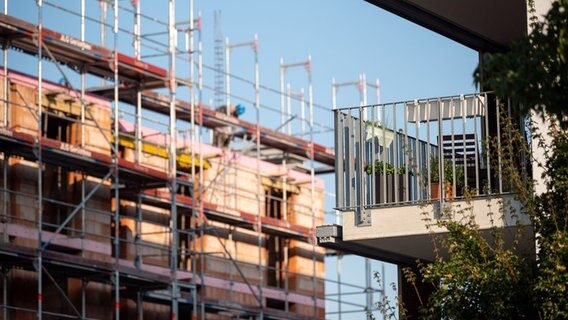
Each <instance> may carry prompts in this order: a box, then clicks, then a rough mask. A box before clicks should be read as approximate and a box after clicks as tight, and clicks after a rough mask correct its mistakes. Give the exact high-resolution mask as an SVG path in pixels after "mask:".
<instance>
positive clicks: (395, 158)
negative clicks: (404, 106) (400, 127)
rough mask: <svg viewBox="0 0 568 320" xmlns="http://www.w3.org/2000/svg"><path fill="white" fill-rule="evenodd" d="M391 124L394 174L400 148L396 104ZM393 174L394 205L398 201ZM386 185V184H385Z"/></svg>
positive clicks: (396, 184)
mask: <svg viewBox="0 0 568 320" xmlns="http://www.w3.org/2000/svg"><path fill="white" fill-rule="evenodd" d="M392 114H393V116H392V122H393V131H394V146H393V150H394V152H393V166H394V168H395V172H396V168H397V167H398V150H399V148H400V146H399V141H398V132H397V131H396V104H393V105H392ZM395 176H396V175H395V174H393V180H394V181H393V186H394V190H393V193H394V197H393V199H394V203H397V202H398V201H399V199H398V179H396V178H395ZM385 185H386V184H385Z"/></svg>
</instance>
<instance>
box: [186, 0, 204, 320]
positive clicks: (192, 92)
mask: <svg viewBox="0 0 568 320" xmlns="http://www.w3.org/2000/svg"><path fill="white" fill-rule="evenodd" d="M193 17H194V11H193V0H189V30H188V37H189V44H187V42H186V45H188V47H187V51H188V53H189V57H188V58H189V77H190V80H191V86H190V87H189V102H190V106H191V110H190V112H191V116H190V128H191V129H190V140H191V158H192V159H195V149H196V148H195V145H196V139H195V135H196V132H197V130H196V126H195V111H196V110H195V103H196V99H195V58H194V55H195V39H194V34H195V30H196V28H195V21H194V18H193ZM197 23H198V29H197V31H198V32H199V33H200V34H201V29H200V28H201V20H200V19H198V22H197ZM199 156H200V157H201V152H200V155H199ZM199 163H200V164H201V163H202V160H201V159H200V161H199ZM200 176H201V175H200ZM191 179H192V180H193V191H192V193H191V200H192V202H191V203H192V204H193V206H192V208H191V217H190V225H191V228H190V229H191V230H190V234H189V236H187V237H188V238H189V239H191V241H190V242H189V243H187V245H186V248H185V250H187V255H188V256H189V259H190V262H191V269H192V272H193V277H191V285H192V289H191V298H192V299H191V300H192V302H193V308H192V319H197V289H196V285H197V283H196V280H197V279H196V272H195V256H194V254H193V252H192V244H191V242H193V243H194V242H195V241H196V240H197V238H196V232H195V219H196V217H197V210H196V206H197V205H196V204H197V201H196V197H195V193H196V190H195V179H196V170H195V164H192V166H191ZM184 225H185V224H184ZM193 251H194V252H195V248H193ZM187 266H188V263H187V261H184V266H183V267H184V268H187Z"/></svg>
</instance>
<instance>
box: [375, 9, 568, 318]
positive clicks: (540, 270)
mask: <svg viewBox="0 0 568 320" xmlns="http://www.w3.org/2000/svg"><path fill="white" fill-rule="evenodd" d="M529 5H531V6H534V4H533V2H532V1H530V0H529ZM533 13H534V10H533ZM531 26H532V28H533V31H532V32H531V33H530V35H528V36H527V37H526V38H524V39H521V40H520V41H519V42H517V43H515V44H513V45H512V48H511V51H510V52H507V53H499V54H485V55H484V56H483V59H482V61H481V63H480V65H479V67H478V69H477V70H476V73H475V75H474V76H475V79H476V81H478V82H480V83H483V85H484V86H485V88H491V89H493V90H495V92H496V95H497V96H498V97H499V98H500V99H501V100H502V101H505V100H507V99H511V100H512V101H513V102H514V103H515V104H516V105H518V106H520V107H519V109H518V111H519V113H520V114H523V113H526V112H528V111H531V110H532V111H535V112H536V113H537V114H539V115H540V116H541V117H542V118H543V119H544V120H547V121H549V123H550V127H549V128H548V129H549V130H548V132H547V134H548V136H549V139H545V135H544V134H542V133H539V132H537V131H534V132H533V137H534V138H536V139H537V141H538V143H536V144H535V143H533V148H539V149H542V150H544V154H545V159H544V162H539V159H536V158H534V157H531V159H530V160H531V162H533V163H537V165H538V166H539V167H540V168H542V169H544V173H543V176H542V177H535V178H542V181H545V187H546V188H545V189H546V190H545V191H544V192H543V193H542V194H539V195H537V194H535V185H534V181H533V180H531V179H527V178H526V177H525V176H523V175H522V173H521V170H519V167H518V166H519V162H518V159H517V158H516V157H515V155H518V154H519V152H523V151H524V152H526V153H527V154H528V155H531V153H530V150H528V148H527V147H526V143H525V141H524V140H523V139H524V137H523V135H522V134H521V133H520V132H518V131H516V129H515V127H514V126H513V125H512V123H515V121H514V120H511V119H506V118H503V119H501V120H502V123H504V124H507V121H508V124H507V125H508V127H504V128H505V129H504V130H502V131H501V132H502V135H508V136H507V137H506V138H505V139H502V144H501V146H502V149H501V150H496V151H497V152H499V154H500V155H501V159H502V160H503V163H502V168H503V173H504V175H505V177H507V181H510V182H511V184H512V185H513V186H514V190H515V194H516V195H517V200H519V201H521V203H522V207H523V209H522V211H523V213H525V214H527V215H528V216H529V218H530V220H531V223H532V230H528V231H531V232H532V233H534V235H535V239H526V234H527V233H523V232H524V231H526V230H525V229H524V228H523V227H522V226H521V225H518V226H517V230H518V232H517V234H515V235H513V238H514V240H513V242H512V247H508V246H505V245H504V244H505V238H504V235H505V234H508V233H510V230H504V229H503V228H501V227H497V226H496V224H495V225H494V227H493V228H492V229H491V230H490V231H489V232H486V231H485V232H484V231H481V230H479V227H478V226H477V225H476V223H475V220H474V216H473V214H466V212H465V211H467V209H466V210H465V211H463V210H462V211H461V215H460V212H454V214H453V215H452V217H453V218H450V219H448V220H438V221H437V222H436V223H435V224H434V225H435V226H437V227H443V228H446V229H447V231H448V232H447V233H446V234H445V236H441V235H439V234H434V232H433V231H432V230H433V229H432V228H431V226H432V224H431V221H430V222H427V228H428V229H429V230H430V231H431V232H432V233H433V234H434V235H433V237H434V238H433V239H434V244H435V248H436V249H435V253H436V257H437V258H436V260H435V261H433V262H429V263H425V264H419V273H418V274H416V275H414V276H413V277H410V279H411V280H412V281H416V282H415V283H416V285H418V284H422V285H428V286H431V288H432V293H431V294H430V295H429V296H428V297H427V299H426V300H422V301H424V302H423V304H422V316H423V318H425V319H519V318H520V319H522V318H525V319H554V320H556V319H568V267H567V266H568V201H567V199H568V111H567V110H568V108H567V105H566V104H567V103H568V61H567V59H568V0H556V1H554V2H553V3H552V8H551V10H550V11H549V12H548V14H547V15H546V16H545V21H544V22H539V21H538V20H537V19H536V18H535V17H534V16H533V17H531ZM487 143H488V145H490V144H491V142H490V141H488V142H487ZM519 148H522V150H519ZM494 149H495V148H494ZM503 155H506V156H503ZM515 159H517V160H515ZM445 167H446V166H445V165H444V170H445V171H444V172H446V168H445ZM432 174H433V176H431V177H432V181H434V180H435V175H434V172H432ZM445 175H446V176H450V177H451V174H450V175H447V174H445ZM438 180H439V178H438ZM506 207H507V206H506V204H504V203H503V208H506ZM502 213H503V212H500V214H501V216H499V217H497V218H498V219H503V216H502ZM456 216H458V217H461V219H457V218H456ZM493 219H494V218H493V217H492V216H491V221H494V220H493ZM510 235H511V234H509V236H510ZM524 237H525V238H524ZM523 238H524V240H525V241H533V240H536V243H537V246H538V250H537V252H536V259H535V258H534V257H533V256H531V255H530V254H531V253H528V255H523V254H520V253H519V251H518V250H517V249H518V246H519V244H520V242H521V240H522V239H523ZM440 248H442V249H445V250H439V249H440ZM444 251H446V252H447V255H442V254H441V252H444ZM534 254H535V253H534V252H532V255H534ZM407 272H411V271H410V269H409V270H407ZM408 278H409V277H407V279H408ZM412 281H411V282H410V283H413V282H412ZM419 282H420V283H419ZM378 305H379V307H380V306H381V304H378ZM383 305H386V304H384V303H383ZM400 307H401V308H402V310H404V306H403V305H400ZM400 318H401V319H405V318H406V317H405V316H404V314H401V315H400Z"/></svg>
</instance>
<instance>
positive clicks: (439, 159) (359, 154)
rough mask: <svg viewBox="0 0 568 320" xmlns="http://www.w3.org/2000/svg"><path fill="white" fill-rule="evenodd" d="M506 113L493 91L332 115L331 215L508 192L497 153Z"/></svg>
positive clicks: (506, 105)
mask: <svg viewBox="0 0 568 320" xmlns="http://www.w3.org/2000/svg"><path fill="white" fill-rule="evenodd" d="M498 106H500V107H498ZM503 112H505V113H506V114H502V113H503ZM510 114H511V106H510V105H509V103H508V102H506V103H503V102H502V101H501V102H500V101H498V100H497V99H496V98H495V96H494V95H492V94H491V93H476V94H468V95H459V96H451V97H439V98H432V99H420V100H412V101H404V102H396V103H387V104H378V105H370V106H359V107H352V108H342V109H336V110H335V150H336V188H337V190H336V194H337V203H336V205H337V209H339V210H342V211H347V210H360V209H369V208H375V207H381V206H388V205H403V204H418V203H422V202H427V201H441V202H444V201H450V200H453V199H459V198H461V197H463V196H464V194H465V193H466V190H468V194H471V195H472V196H474V197H476V196H483V195H488V194H494V193H504V192H509V191H510V190H511V187H510V183H509V182H508V181H504V180H503V177H502V167H501V163H502V159H501V157H502V155H501V153H500V152H499V150H500V149H501V143H502V140H503V139H504V138H503V132H502V130H505V129H504V128H502V125H501V122H502V121H501V120H500V119H502V116H503V115H506V116H507V117H510ZM518 123H519V125H520V128H521V129H523V128H524V125H523V122H522V121H519V122H518ZM515 125H516V124H515ZM490 140H491V141H493V142H492V143H488V141H490ZM519 161H524V160H519ZM440 182H442V183H440ZM360 216H361V217H363V218H362V219H363V220H362V221H358V223H359V224H365V223H368V221H364V215H360Z"/></svg>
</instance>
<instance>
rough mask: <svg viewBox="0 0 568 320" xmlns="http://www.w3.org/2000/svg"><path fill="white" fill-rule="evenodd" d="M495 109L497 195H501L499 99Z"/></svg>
mask: <svg viewBox="0 0 568 320" xmlns="http://www.w3.org/2000/svg"><path fill="white" fill-rule="evenodd" d="M495 101H496V107H497V110H496V111H497V119H496V121H497V150H498V151H497V170H498V171H497V183H498V184H499V194H502V193H503V175H502V172H501V107H500V106H499V104H500V103H501V102H500V101H499V98H496V99H495Z"/></svg>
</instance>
